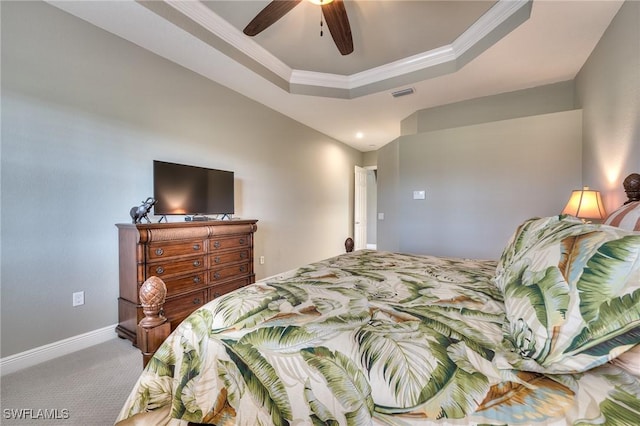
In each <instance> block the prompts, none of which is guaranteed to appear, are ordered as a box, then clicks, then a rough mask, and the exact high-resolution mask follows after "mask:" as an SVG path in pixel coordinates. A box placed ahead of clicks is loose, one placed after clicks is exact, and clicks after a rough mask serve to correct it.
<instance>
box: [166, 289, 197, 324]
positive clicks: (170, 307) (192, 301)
mask: <svg viewBox="0 0 640 426" xmlns="http://www.w3.org/2000/svg"><path fill="white" fill-rule="evenodd" d="M206 297H207V290H206V289H204V290H202V291H197V292H194V293H189V294H185V295H184V296H179V297H176V298H173V299H169V300H167V301H166V302H165V303H164V308H163V309H164V315H165V316H166V317H167V319H168V320H169V322H170V323H171V329H172V330H173V329H174V328H176V326H177V325H178V324H180V323H181V322H182V320H184V319H185V318H186V317H187V316H189V314H190V313H191V312H193V311H195V310H196V309H198V308H199V307H200V306H202V305H204V304H205V303H206V300H207V299H206Z"/></svg>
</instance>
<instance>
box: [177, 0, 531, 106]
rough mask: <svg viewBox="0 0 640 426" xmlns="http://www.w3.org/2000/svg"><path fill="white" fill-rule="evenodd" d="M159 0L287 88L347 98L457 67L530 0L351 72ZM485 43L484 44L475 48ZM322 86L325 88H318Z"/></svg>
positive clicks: (187, 3)
mask: <svg viewBox="0 0 640 426" xmlns="http://www.w3.org/2000/svg"><path fill="white" fill-rule="evenodd" d="M165 3H166V4H168V5H169V6H171V7H172V8H174V9H175V10H177V11H179V12H180V13H182V14H183V15H184V16H186V17H187V18H189V19H191V20H192V21H193V22H195V23H197V24H198V25H200V26H201V27H203V28H205V29H206V30H207V31H209V32H210V33H212V34H214V35H215V36H216V37H218V38H219V39H220V40H222V41H224V42H225V43H227V44H228V45H230V46H232V47H233V48H234V49H236V50H237V51H239V52H241V53H242V54H243V55H246V56H247V57H248V58H250V59H252V60H253V61H255V63H256V64H259V66H261V67H264V68H265V69H266V70H268V71H270V72H272V73H273V74H275V75H276V76H277V77H278V78H280V79H282V80H283V82H284V83H286V84H284V85H283V86H284V87H288V88H289V91H290V92H291V93H303V94H311V95H317V96H330V97H339V98H352V97H354V96H362V95H366V94H369V93H373V92H374V91H376V90H380V88H386V87H387V86H389V84H394V83H393V82H395V81H398V80H401V79H402V77H403V76H409V75H416V76H420V78H424V76H425V75H431V76H432V77H435V76H437V75H442V74H444V73H448V72H453V71H455V70H457V69H459V68H460V67H461V66H462V65H460V64H458V60H459V58H460V57H461V56H462V55H464V54H465V53H467V52H469V51H470V50H471V49H472V48H474V47H476V46H478V45H480V44H481V43H484V42H486V41H487V39H488V38H489V37H490V36H491V34H492V33H493V32H494V31H495V30H496V29H497V28H499V27H500V26H502V25H504V24H505V23H506V22H508V21H509V20H511V19H520V20H521V22H515V23H513V22H512V23H510V26H511V27H512V28H515V27H517V26H518V25H519V24H521V23H522V22H524V21H525V20H526V19H528V18H529V16H530V13H531V3H532V0H498V2H497V3H496V4H495V5H494V6H493V7H492V8H491V9H489V10H488V11H487V12H486V13H485V14H484V15H483V16H481V17H480V19H478V20H477V21H476V22H475V23H473V25H471V26H470V27H469V28H468V29H467V30H466V31H465V32H464V33H463V34H461V35H460V36H459V37H458V38H457V39H456V40H455V41H454V42H453V43H451V44H449V45H446V46H442V47H439V48H436V49H433V50H430V51H427V52H422V53H419V54H417V55H413V56H410V57H407V58H404V59H400V60H397V61H394V62H390V63H387V64H383V65H380V66H377V67H374V68H370V69H368V70H365V71H361V72H358V73H355V74H351V75H340V74H330V73H322V72H313V71H304V70H297V69H292V68H291V67H289V66H288V65H287V64H285V63H284V62H282V61H281V60H280V59H278V58H277V57H276V56H274V55H273V54H271V53H270V52H269V51H267V50H266V49H264V48H263V47H262V46H260V45H259V44H258V43H256V42H255V41H254V40H252V39H251V38H249V37H247V36H245V35H244V33H242V31H240V30H238V29H237V28H235V27H234V26H232V25H231V24H229V23H228V22H227V21H225V20H224V19H223V18H221V17H220V16H219V15H217V14H216V13H215V12H213V11H212V10H211V9H209V8H208V7H206V6H205V5H204V4H202V3H201V2H199V1H193V0H179V1H171V0H165ZM525 7H528V11H527V12H526V14H525V15H526V16H525V18H524V19H522V18H521V17H518V15H522V14H517V12H519V11H520V10H521V9H523V8H525ZM514 17H515V18H514ZM514 24H515V25H514ZM498 39H499V38H498ZM498 39H496V40H489V44H488V45H491V44H493V43H495V42H496V41H497V40H498ZM485 44H486V43H485ZM488 45H487V46H488ZM485 49H486V47H485V48H484V49H481V50H480V51H483V50H485ZM478 53H479V52H477V53H476V54H478ZM465 63H466V61H465ZM443 65H445V66H443ZM254 71H257V70H255V69H254ZM404 80H406V79H404ZM385 83H388V84H385ZM366 87H370V88H371V91H368V90H366V89H364V88H366ZM323 88H324V89H329V90H327V91H323V90H322V89H323ZM356 93H357V95H355V94H356Z"/></svg>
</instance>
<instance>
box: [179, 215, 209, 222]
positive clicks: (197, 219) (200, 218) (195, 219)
mask: <svg viewBox="0 0 640 426" xmlns="http://www.w3.org/2000/svg"><path fill="white" fill-rule="evenodd" d="M184 220H185V221H187V222H205V221H207V220H211V218H209V217H207V216H187V217H185V218H184Z"/></svg>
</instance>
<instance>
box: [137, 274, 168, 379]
mask: <svg viewBox="0 0 640 426" xmlns="http://www.w3.org/2000/svg"><path fill="white" fill-rule="evenodd" d="M166 296H167V286H166V285H165V284H164V281H162V280H161V279H160V278H158V277H149V279H147V280H146V281H145V282H144V283H142V286H141V287H140V304H141V305H142V311H143V313H144V318H142V320H140V322H139V323H138V328H137V343H138V347H139V348H140V350H141V351H142V366H143V367H145V366H146V365H147V363H148V362H149V360H150V359H151V357H152V356H153V354H154V353H155V352H156V350H158V348H159V347H160V345H161V344H162V342H164V340H165V339H166V338H167V337H168V336H169V334H170V333H171V324H170V323H169V322H168V321H167V319H166V318H165V317H164V315H162V307H163V306H164V300H165V297H166Z"/></svg>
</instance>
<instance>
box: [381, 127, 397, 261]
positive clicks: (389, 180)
mask: <svg viewBox="0 0 640 426" xmlns="http://www.w3.org/2000/svg"><path fill="white" fill-rule="evenodd" d="M399 157H400V141H399V139H396V140H394V141H392V142H390V143H388V144H386V145H385V146H383V147H382V148H380V149H379V150H378V194H377V195H378V209H377V211H378V214H382V218H381V219H380V218H379V219H378V221H377V223H378V233H377V236H376V237H377V244H378V250H388V251H398V250H399V249H400V234H399V232H398V231H399V226H400V223H401V220H402V217H401V211H400V209H399V208H398V186H399V184H400V162H399Z"/></svg>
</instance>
